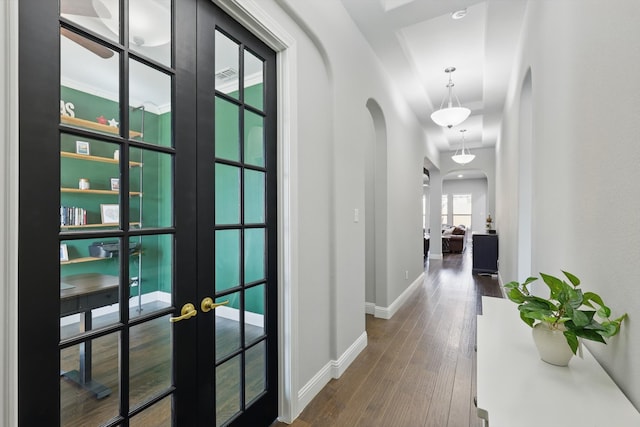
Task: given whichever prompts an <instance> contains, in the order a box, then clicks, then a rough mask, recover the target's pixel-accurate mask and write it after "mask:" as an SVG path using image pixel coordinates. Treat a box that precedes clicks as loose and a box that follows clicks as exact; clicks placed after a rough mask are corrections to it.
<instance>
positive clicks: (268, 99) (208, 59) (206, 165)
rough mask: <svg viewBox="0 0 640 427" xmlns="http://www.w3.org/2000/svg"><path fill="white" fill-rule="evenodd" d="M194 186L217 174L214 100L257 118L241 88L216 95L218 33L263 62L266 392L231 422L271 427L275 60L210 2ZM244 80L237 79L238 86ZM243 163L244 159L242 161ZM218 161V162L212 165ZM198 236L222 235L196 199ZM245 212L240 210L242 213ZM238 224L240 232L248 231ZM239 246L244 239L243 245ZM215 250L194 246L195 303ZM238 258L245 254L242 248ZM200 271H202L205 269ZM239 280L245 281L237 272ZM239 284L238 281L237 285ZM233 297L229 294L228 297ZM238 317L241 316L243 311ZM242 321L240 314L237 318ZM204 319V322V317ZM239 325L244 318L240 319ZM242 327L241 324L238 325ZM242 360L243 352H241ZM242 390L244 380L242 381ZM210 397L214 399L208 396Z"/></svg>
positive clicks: (208, 326) (203, 408)
mask: <svg viewBox="0 0 640 427" xmlns="http://www.w3.org/2000/svg"><path fill="white" fill-rule="evenodd" d="M198 6H199V7H198V41H197V45H198V72H197V74H198V113H197V114H198V184H199V188H206V185H207V183H212V182H214V180H215V172H214V168H213V164H214V159H215V151H214V146H213V141H214V140H215V136H214V134H215V128H214V127H213V126H211V124H212V120H213V118H214V117H215V97H216V96H220V97H224V99H225V100H226V101H229V102H232V103H234V104H235V105H237V106H239V107H240V108H241V109H242V108H245V109H247V110H248V111H252V112H255V113H260V112H259V111H258V110H256V109H253V108H252V107H251V106H249V105H248V104H245V103H244V98H243V96H242V93H243V90H242V89H241V87H242V86H243V85H242V84H240V85H239V89H240V97H239V98H238V99H234V98H233V97H225V96H224V95H223V94H221V93H220V92H216V88H215V76H214V74H215V72H216V70H215V68H214V64H215V31H216V30H217V31H220V32H221V33H223V34H224V35H225V36H227V37H229V38H231V39H233V40H234V41H235V42H237V43H239V45H240V51H243V49H245V48H246V49H247V50H249V51H250V52H252V53H253V54H256V55H257V56H258V57H260V58H262V59H263V60H264V62H265V72H264V87H265V91H264V107H263V110H264V116H265V118H266V119H265V130H264V140H265V141H264V143H265V160H266V164H265V166H264V168H257V170H262V171H264V172H266V183H265V184H266V193H265V200H266V201H267V203H266V212H265V215H266V233H267V244H266V247H265V251H266V253H265V258H266V288H267V297H266V302H265V318H266V319H267V321H266V322H265V333H266V335H267V337H268V339H267V340H266V343H267V351H266V386H267V391H266V393H264V394H263V395H262V396H261V397H260V398H259V399H258V400H257V401H255V402H254V403H253V404H252V405H251V406H250V407H249V408H244V407H242V408H241V411H242V412H241V414H240V415H239V416H237V417H236V418H234V419H233V421H232V422H231V424H229V425H231V426H252V427H253V426H260V425H262V423H264V422H265V420H267V422H268V423H269V424H270V423H271V422H272V421H274V420H275V419H276V417H277V415H278V412H277V410H278V348H277V346H278V340H277V310H278V303H277V265H278V264H277V202H276V201H277V162H276V159H277V124H276V123H277V122H276V119H275V118H276V111H277V93H276V84H277V82H276V54H275V52H274V51H273V50H271V49H270V48H269V47H268V46H266V45H265V44H264V43H263V42H262V41H261V40H259V39H258V38H257V37H256V36H255V35H253V34H252V33H250V32H249V31H248V30H247V29H245V28H244V27H242V26H241V25H240V24H239V23H238V22H236V21H235V20H234V19H232V18H231V17H230V16H229V15H227V14H226V13H225V12H224V11H222V9H220V8H219V7H218V6H216V5H214V4H213V3H212V2H211V1H208V0H200V2H199V3H198ZM238 75H239V76H244V63H243V58H242V55H240V69H239V70H238ZM242 79H243V77H241V80H240V81H242ZM243 119H244V115H242V114H241V116H240V121H239V133H240V135H241V137H240V139H241V141H242V140H243V138H244V120H243ZM240 150H241V152H242V150H243V144H242V143H241V144H240ZM240 157H241V159H242V155H241V156H240ZM216 161H217V160H216ZM224 163H227V164H229V165H234V166H238V167H241V168H246V167H247V166H246V165H244V164H243V163H242V162H224ZM240 189H241V190H240V191H241V192H240V203H241V205H243V200H244V190H243V187H242V186H241V187H240ZM198 201H199V205H198V230H199V231H198V233H199V235H201V236H202V235H203V234H204V235H207V236H210V238H211V237H212V235H213V234H212V233H213V230H214V229H216V230H220V229H225V227H224V226H222V227H221V226H216V224H215V221H214V212H215V203H214V200H213V198H211V197H206V195H204V197H199V199H198ZM242 210H243V208H241V211H242ZM241 222H242V226H241V228H242V229H247V228H250V227H251V226H250V225H249V226H247V225H245V224H244V220H241ZM241 242H242V239H241ZM215 250H220V248H214V247H213V246H212V245H211V244H210V242H208V241H207V239H206V238H205V239H202V240H200V242H199V246H198V264H199V268H198V270H199V274H198V283H199V287H198V301H201V300H202V298H205V297H207V296H213V295H211V293H210V292H211V291H210V290H209V289H207V286H208V284H211V283H213V282H214V280H215V278H214V274H213V270H212V269H210V268H208V267H207V266H208V265H210V263H211V262H212V260H213V259H214V254H215ZM240 252H241V253H242V252H243V249H242V243H241V249H240ZM203 267H204V268H203ZM240 274H241V277H242V275H243V273H242V268H241V273H240ZM241 282H242V280H241ZM231 292H233V291H228V293H231ZM240 312H241V313H243V312H244V307H243V306H241V309H240ZM241 316H242V314H241ZM203 317H204V316H203ZM241 320H242V317H241ZM241 323H242V322H241ZM198 326H199V328H200V329H202V331H201V332H200V333H202V332H204V335H205V336H214V334H215V331H214V330H213V329H214V328H213V324H212V323H207V322H201V323H199V325H198ZM241 342H242V343H243V344H242V348H243V349H244V345H245V344H244V336H242V334H241ZM212 350H213V347H212V346H211V345H210V343H209V342H208V341H205V342H203V343H202V346H201V349H200V350H199V354H200V355H203V354H204V355H206V354H212ZM242 358H243V360H244V351H242ZM241 366H242V371H241V377H242V378H244V364H242V365H241ZM198 372H199V373H206V376H207V377H209V378H213V376H214V374H215V366H214V365H213V364H212V363H211V362H210V361H209V360H207V359H206V357H204V358H203V357H200V358H199V362H198ZM213 385H214V388H211V389H208V390H207V391H206V392H205V393H201V394H200V395H199V400H200V403H199V405H198V412H199V419H201V420H203V419H205V420H206V419H208V420H213V419H215V407H213V406H212V405H211V402H215V393H216V390H215V381H214V384H213ZM203 386H205V387H206V381H204V380H201V382H200V383H199V388H200V389H201V388H202V387H203ZM242 386H243V388H244V380H242ZM210 393H212V394H210ZM242 399H243V400H244V391H242ZM269 424H267V425H269ZM201 425H203V426H204V425H205V424H201Z"/></svg>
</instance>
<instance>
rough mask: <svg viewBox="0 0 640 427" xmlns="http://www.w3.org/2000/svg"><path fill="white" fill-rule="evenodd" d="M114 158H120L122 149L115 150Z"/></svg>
mask: <svg viewBox="0 0 640 427" xmlns="http://www.w3.org/2000/svg"><path fill="white" fill-rule="evenodd" d="M113 160H120V150H115V151H114V152H113Z"/></svg>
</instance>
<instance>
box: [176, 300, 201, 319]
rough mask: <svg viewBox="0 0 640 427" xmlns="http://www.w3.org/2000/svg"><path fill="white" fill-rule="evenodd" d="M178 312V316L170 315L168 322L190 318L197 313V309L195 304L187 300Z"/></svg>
mask: <svg viewBox="0 0 640 427" xmlns="http://www.w3.org/2000/svg"><path fill="white" fill-rule="evenodd" d="M180 314H181V316H178V317H170V318H169V322H171V323H175V322H179V321H181V320H185V319H190V318H192V317H193V316H195V315H196V314H198V310H196V307H195V305H193V304H191V303H190V302H188V303H186V304H185V305H183V306H182V310H180Z"/></svg>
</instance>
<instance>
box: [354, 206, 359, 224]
mask: <svg viewBox="0 0 640 427" xmlns="http://www.w3.org/2000/svg"><path fill="white" fill-rule="evenodd" d="M359 221H360V210H359V209H358V208H355V209H354V210H353V222H359Z"/></svg>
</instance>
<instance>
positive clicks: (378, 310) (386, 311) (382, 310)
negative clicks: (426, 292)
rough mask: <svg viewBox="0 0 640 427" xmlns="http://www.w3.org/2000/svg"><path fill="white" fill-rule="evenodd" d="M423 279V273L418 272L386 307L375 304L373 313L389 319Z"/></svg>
mask: <svg viewBox="0 0 640 427" xmlns="http://www.w3.org/2000/svg"><path fill="white" fill-rule="evenodd" d="M423 281H424V273H422V274H420V275H419V276H418V278H417V279H416V280H414V281H413V283H412V284H411V285H409V287H408V288H407V289H405V290H404V292H403V293H402V294H400V296H399V297H398V298H396V300H395V301H394V302H392V303H391V305H389V306H388V307H379V306H375V313H374V315H375V316H376V317H378V318H380V319H391V318H392V317H393V315H394V314H396V312H397V311H398V310H399V309H400V307H402V304H404V303H405V301H407V300H408V299H409V298H410V297H411V295H412V294H413V293H414V292H415V291H416V290H417V289H418V288H419V287H420V285H421V284H422V282H423Z"/></svg>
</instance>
